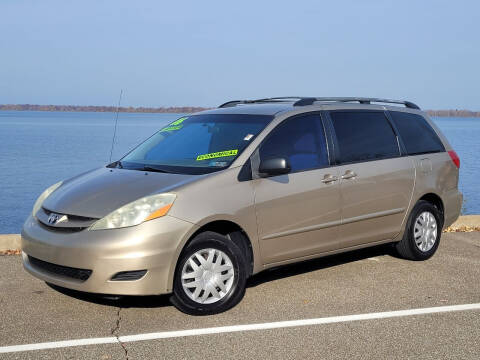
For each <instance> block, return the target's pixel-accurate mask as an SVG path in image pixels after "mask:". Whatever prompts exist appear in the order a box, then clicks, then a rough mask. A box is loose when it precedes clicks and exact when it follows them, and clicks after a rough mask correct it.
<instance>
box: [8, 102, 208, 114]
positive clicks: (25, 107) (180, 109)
mask: <svg viewBox="0 0 480 360" xmlns="http://www.w3.org/2000/svg"><path fill="white" fill-rule="evenodd" d="M206 109H207V108H204V107H199V106H169V107H132V106H129V107H123V106H122V107H119V108H118V111H119V112H125V113H193V112H197V111H202V110H206ZM0 110H13V111H89V112H115V111H117V107H116V106H83V105H31V104H5V105H0Z"/></svg>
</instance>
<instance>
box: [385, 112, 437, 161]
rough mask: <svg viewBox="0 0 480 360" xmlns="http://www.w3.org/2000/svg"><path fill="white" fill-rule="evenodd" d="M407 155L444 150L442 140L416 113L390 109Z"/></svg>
mask: <svg viewBox="0 0 480 360" xmlns="http://www.w3.org/2000/svg"><path fill="white" fill-rule="evenodd" d="M390 115H391V117H392V120H393V123H394V124H395V126H396V128H397V130H398V132H399V135H400V137H401V138H402V141H403V143H404V145H405V148H406V150H407V153H408V155H417V154H427V153H434V152H442V151H445V147H444V146H443V143H442V141H441V140H440V139H439V138H438V136H437V134H436V133H435V131H434V130H433V129H432V127H431V126H430V124H429V123H428V122H427V121H426V120H425V118H424V117H423V116H421V115H418V114H411V113H406V112H400V111H390Z"/></svg>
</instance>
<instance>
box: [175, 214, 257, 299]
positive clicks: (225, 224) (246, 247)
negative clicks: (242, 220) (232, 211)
mask: <svg viewBox="0 0 480 360" xmlns="http://www.w3.org/2000/svg"><path fill="white" fill-rule="evenodd" d="M205 231H213V232H216V233H219V234H222V235H225V236H227V237H228V238H229V239H230V240H231V241H233V242H234V243H235V244H236V245H237V246H239V247H240V249H241V250H242V252H243V253H244V254H245V255H246V263H247V269H246V270H247V277H249V276H250V275H252V273H253V270H254V259H255V249H254V246H253V244H252V240H251V239H250V236H248V234H247V232H246V231H245V230H244V229H243V227H242V226H240V225H239V224H237V223H236V222H234V221H231V220H225V219H215V220H210V221H206V222H205V223H203V224H201V225H198V226H195V227H194V228H193V229H192V230H191V231H190V232H189V233H187V234H186V236H185V237H184V240H183V241H182V243H181V244H180V245H179V248H178V250H177V251H176V253H175V258H174V259H172V263H171V266H170V274H169V277H168V290H169V291H170V290H172V289H173V280H174V277H175V271H176V269H177V265H178V261H179V259H180V256H181V254H182V252H183V251H184V249H185V248H186V247H187V246H188V244H189V243H190V242H191V241H192V240H193V239H194V238H195V236H197V235H198V234H200V233H202V232H205Z"/></svg>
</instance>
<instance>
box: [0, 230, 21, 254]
mask: <svg viewBox="0 0 480 360" xmlns="http://www.w3.org/2000/svg"><path fill="white" fill-rule="evenodd" d="M17 249H20V235H19V234H6V235H0V251H5V250H17Z"/></svg>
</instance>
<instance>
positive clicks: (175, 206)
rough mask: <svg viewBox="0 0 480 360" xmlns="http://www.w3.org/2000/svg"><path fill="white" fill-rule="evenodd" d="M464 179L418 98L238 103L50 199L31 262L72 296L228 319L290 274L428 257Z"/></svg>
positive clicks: (153, 141)
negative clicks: (277, 276)
mask: <svg viewBox="0 0 480 360" xmlns="http://www.w3.org/2000/svg"><path fill="white" fill-rule="evenodd" d="M459 167H460V160H459V158H458V156H457V154H456V153H455V151H454V150H453V149H452V147H451V146H450V144H449V143H448V141H447V140H446V138H445V137H444V136H443V135H442V133H441V132H440V131H439V130H438V128H437V127H436V126H435V124H434V123H433V122H432V121H431V120H430V119H429V117H428V116H427V115H426V114H425V113H424V112H422V111H421V110H420V109H419V107H418V106H417V105H415V104H413V103H411V102H408V101H397V100H385V99H374V98H296V97H288V98H285V97H282V98H269V99H260V100H243V101H230V102H227V103H225V104H223V105H221V106H220V107H219V108H218V109H214V110H207V111H202V112H199V113H195V114H193V115H189V116H184V117H181V118H179V119H178V120H176V121H174V122H172V123H171V124H169V125H168V126H166V127H164V128H162V129H160V130H159V131H158V132H157V133H155V134H154V135H153V136H151V137H150V138H149V139H147V140H146V141H145V142H143V143H142V144H140V145H139V146H137V147H136V148H135V149H133V150H132V151H131V152H129V153H128V154H127V155H125V156H124V157H123V158H121V159H120V160H118V161H115V162H113V163H111V164H109V165H106V166H104V167H101V168H99V169H95V170H91V171H88V172H86V173H83V174H80V175H78V176H75V177H73V178H71V179H68V180H64V181H61V182H59V183H57V184H55V185H52V186H51V187H49V188H48V189H47V190H45V191H44V192H43V193H42V194H41V196H40V197H39V198H38V200H37V201H36V203H35V205H34V207H33V211H32V214H31V216H30V217H29V218H28V219H27V220H26V222H25V225H24V227H23V230H22V249H23V264H24V267H25V269H26V270H27V271H28V272H30V273H31V274H33V275H34V276H36V277H38V278H40V279H42V280H44V281H46V282H48V283H52V284H55V285H57V286H60V287H65V288H70V289H75V290H80V291H85V292H92V293H99V294H110V295H111V294H115V295H153V294H165V293H173V296H172V297H171V299H172V302H173V303H174V305H175V306H176V307H177V308H178V309H180V310H181V311H184V312H186V313H189V314H213V313H218V312H222V311H225V310H227V309H229V308H231V307H232V306H234V305H235V304H237V303H238V302H239V301H240V300H241V299H242V297H243V295H244V292H245V284H246V280H247V278H248V277H249V276H251V275H253V274H256V273H258V272H260V271H262V270H265V269H268V268H272V267H277V266H279V265H283V264H289V263H293V262H298V261H303V260H307V259H312V258H317V257H321V256H325V255H331V254H335V253H340V252H345V251H350V250H353V249H359V248H363V247H368V246H373V245H378V244H383V243H393V244H394V246H395V248H396V250H397V252H398V254H399V255H400V256H402V257H404V258H406V259H410V260H425V259H428V258H430V257H431V256H432V255H433V254H434V253H435V251H436V250H437V248H438V246H439V242H440V236H441V232H442V229H443V228H445V227H446V226H448V225H450V224H452V223H453V222H454V221H455V220H456V219H457V217H458V216H459V213H460V208H461V205H462V195H461V193H460V192H459V191H458V177H459Z"/></svg>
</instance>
